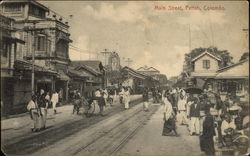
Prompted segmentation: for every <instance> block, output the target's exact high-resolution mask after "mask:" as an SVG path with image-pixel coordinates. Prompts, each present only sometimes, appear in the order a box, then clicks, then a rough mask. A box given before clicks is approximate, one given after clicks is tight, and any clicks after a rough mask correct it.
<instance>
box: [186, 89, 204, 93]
mask: <svg viewBox="0 0 250 156" xmlns="http://www.w3.org/2000/svg"><path fill="white" fill-rule="evenodd" d="M185 92H186V93H190V94H201V93H202V92H203V90H202V89H200V88H186V89H185Z"/></svg>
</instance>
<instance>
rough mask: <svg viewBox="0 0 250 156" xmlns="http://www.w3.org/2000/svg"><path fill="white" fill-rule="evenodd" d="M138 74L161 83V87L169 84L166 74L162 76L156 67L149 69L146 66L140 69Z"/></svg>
mask: <svg viewBox="0 0 250 156" xmlns="http://www.w3.org/2000/svg"><path fill="white" fill-rule="evenodd" d="M137 72H139V73H141V74H145V75H148V76H151V77H153V78H154V79H155V80H157V81H159V83H160V84H161V85H165V84H166V83H167V76H166V75H165V74H161V73H160V71H159V70H157V69H155V68H154V67H148V66H146V65H145V66H143V67H140V68H138V69H137Z"/></svg>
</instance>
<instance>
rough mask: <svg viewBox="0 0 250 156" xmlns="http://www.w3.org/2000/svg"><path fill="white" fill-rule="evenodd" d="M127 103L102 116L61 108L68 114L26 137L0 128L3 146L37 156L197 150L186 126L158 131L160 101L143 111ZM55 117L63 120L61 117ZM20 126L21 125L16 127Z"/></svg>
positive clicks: (160, 123)
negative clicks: (173, 133) (127, 106)
mask: <svg viewBox="0 0 250 156" xmlns="http://www.w3.org/2000/svg"><path fill="white" fill-rule="evenodd" d="M131 106H132V107H131V108H130V109H129V110H124V109H123V108H122V107H121V105H119V104H116V106H114V108H110V109H107V110H106V116H105V117H103V118H102V117H99V116H95V117H92V118H91V119H89V118H82V116H76V115H73V116H72V115H69V114H70V113H71V110H70V109H66V108H64V109H65V110H67V111H68V113H65V112H67V111H64V112H63V113H64V114H65V115H66V116H67V117H69V116H70V118H69V119H68V120H67V121H66V122H65V120H64V122H63V123H60V122H57V124H55V123H56V122H55V121H54V122H55V123H54V126H49V128H48V129H46V130H45V131H42V132H40V133H33V134H31V133H30V132H26V133H27V135H29V137H27V135H23V134H19V136H16V137H10V136H11V135H10V134H8V133H7V132H6V131H10V130H8V129H7V130H5V131H3V133H2V136H4V134H6V135H8V139H5V138H6V137H2V138H3V139H5V141H3V143H4V144H5V145H4V146H3V147H4V148H3V149H4V151H5V152H6V153H7V154H10V155H19V154H22V155H32V156H39V155H41V153H42V154H43V155H65V156H69V155H135V154H136V155H145V154H147V155H155V154H157V155H167V154H170V153H171V155H187V154H188V155H194V154H195V155H199V154H201V152H200V149H199V139H198V137H197V136H189V134H188V131H187V127H186V126H179V124H178V123H177V125H178V128H177V131H178V133H179V134H180V136H178V137H175V136H162V135H161V133H162V128H163V120H162V117H163V106H162V105H160V104H152V101H151V105H150V107H149V112H144V111H143V109H142V108H143V107H142V103H141V102H140V103H138V104H137V105H134V106H133V104H132V105H131ZM67 107H69V106H67ZM111 110H112V111H111ZM114 112H116V113H114ZM118 112H120V113H118ZM63 113H61V114H63ZM59 115H60V114H58V116H59ZM66 116H65V117H66ZM58 119H60V120H61V122H62V121H63V118H62V117H61V118H60V117H58ZM53 120H55V119H53ZM25 127H26V128H27V129H28V128H29V127H27V126H25ZM20 129H22V128H19V131H21V130H20ZM19 133H21V132H19ZM16 134H17V133H15V135H16ZM177 147H178V148H177ZM179 147H181V148H179Z"/></svg>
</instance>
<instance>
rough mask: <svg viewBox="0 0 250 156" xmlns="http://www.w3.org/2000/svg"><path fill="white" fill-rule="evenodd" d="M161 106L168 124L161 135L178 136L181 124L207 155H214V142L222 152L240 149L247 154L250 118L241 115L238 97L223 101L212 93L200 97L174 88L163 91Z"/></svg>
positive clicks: (204, 93) (209, 90)
mask: <svg viewBox="0 0 250 156" xmlns="http://www.w3.org/2000/svg"><path fill="white" fill-rule="evenodd" d="M162 102H163V104H164V121H165V122H164V126H163V133H162V135H164V136H169V135H175V136H178V133H177V130H176V122H177V121H178V123H179V124H180V125H186V126H187V128H188V131H189V134H190V135H191V136H199V139H200V147H201V150H202V151H204V152H205V153H206V154H207V155H215V147H214V146H215V145H214V140H217V141H218V148H219V149H223V148H227V149H230V148H233V147H235V146H237V148H240V149H241V151H240V152H242V153H244V152H245V153H246V152H247V151H246V150H247V149H248V141H249V116H248V115H243V113H241V111H242V107H241V106H240V105H239V102H238V101H237V98H236V97H235V96H232V95H228V96H227V97H226V98H225V99H224V100H222V99H221V97H220V96H219V95H218V94H215V93H213V92H212V90H211V89H208V90H204V91H201V93H199V94H197V93H187V92H186V91H185V90H184V89H179V88H172V89H168V90H164V91H162ZM177 116H178V117H177ZM215 138H216V139H215Z"/></svg>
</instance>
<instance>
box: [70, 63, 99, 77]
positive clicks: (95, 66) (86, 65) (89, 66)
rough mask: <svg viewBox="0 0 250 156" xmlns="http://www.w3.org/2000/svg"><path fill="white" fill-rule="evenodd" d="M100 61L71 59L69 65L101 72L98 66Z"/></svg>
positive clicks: (95, 72) (97, 72)
mask: <svg viewBox="0 0 250 156" xmlns="http://www.w3.org/2000/svg"><path fill="white" fill-rule="evenodd" d="M100 63H101V61H95V60H86V61H71V65H72V66H74V67H78V68H81V67H82V68H84V69H86V70H88V71H89V72H92V73H93V74H102V73H101V70H100V68H99V64H100Z"/></svg>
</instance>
